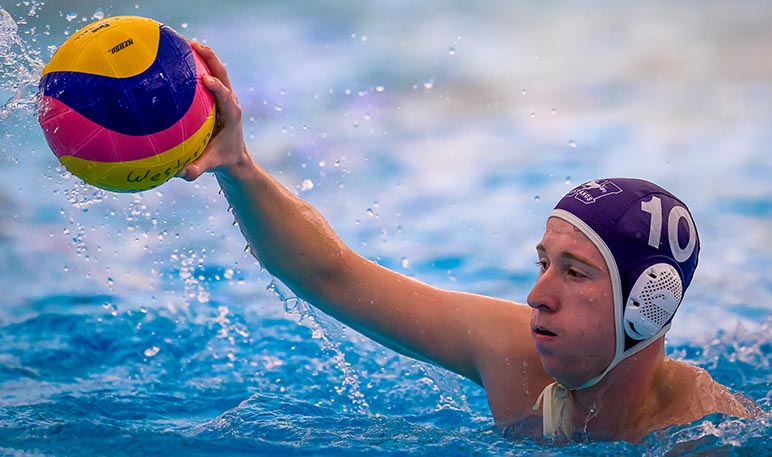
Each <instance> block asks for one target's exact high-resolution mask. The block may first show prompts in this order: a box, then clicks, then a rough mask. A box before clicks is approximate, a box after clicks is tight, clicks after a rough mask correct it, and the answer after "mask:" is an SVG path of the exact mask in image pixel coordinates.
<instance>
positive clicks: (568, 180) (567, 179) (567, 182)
mask: <svg viewBox="0 0 772 457" xmlns="http://www.w3.org/2000/svg"><path fill="white" fill-rule="evenodd" d="M566 185H567V186H570V185H571V177H570V176H566Z"/></svg>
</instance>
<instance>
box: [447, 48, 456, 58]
mask: <svg viewBox="0 0 772 457" xmlns="http://www.w3.org/2000/svg"><path fill="white" fill-rule="evenodd" d="M448 55H451V56H454V55H456V48H454V47H453V46H451V47H449V48H448Z"/></svg>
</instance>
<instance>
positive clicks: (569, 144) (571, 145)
mask: <svg viewBox="0 0 772 457" xmlns="http://www.w3.org/2000/svg"><path fill="white" fill-rule="evenodd" d="M568 147H570V148H576V141H574V140H569V141H568Z"/></svg>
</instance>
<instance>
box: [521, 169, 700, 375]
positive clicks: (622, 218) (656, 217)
mask: <svg viewBox="0 0 772 457" xmlns="http://www.w3.org/2000/svg"><path fill="white" fill-rule="evenodd" d="M550 219H556V220H560V221H561V222H567V223H568V224H570V225H571V226H573V228H575V230H577V231H578V232H581V235H582V237H581V239H582V240H584V241H583V242H585V243H586V241H587V240H589V241H590V242H591V243H592V245H594V247H595V248H596V249H597V251H598V252H597V255H599V257H597V258H596V259H602V263H603V264H604V265H603V267H604V269H605V271H607V274H608V278H609V280H610V290H608V293H610V297H608V298H609V299H610V300H607V301H608V302H610V303H611V304H612V305H613V315H614V322H613V329H614V332H613V333H614V340H615V346H614V348H613V356H609V355H604V357H606V359H607V360H610V362H608V364H607V366H605V368H601V369H600V371H598V372H596V373H594V374H591V375H590V376H591V377H590V378H588V379H586V380H584V381H583V382H582V383H581V384H579V385H576V384H575V385H574V386H572V387H574V388H579V389H581V388H585V387H589V386H591V385H593V384H595V383H597V382H598V381H600V380H601V379H602V378H603V376H605V375H606V373H608V371H610V370H611V369H612V368H613V367H615V366H616V365H617V364H618V363H619V362H620V361H622V360H624V359H625V358H627V357H629V356H631V355H633V354H634V353H636V352H638V351H640V350H641V349H643V348H645V347H646V346H648V345H649V344H650V343H652V342H654V341H656V340H658V339H659V338H660V337H661V336H662V335H664V333H665V332H666V331H667V330H668V329H669V328H670V322H671V320H672V317H673V314H674V313H675V311H676V309H677V308H678V305H679V304H680V302H681V299H682V297H683V292H684V291H685V290H686V287H687V286H688V285H689V284H690V282H691V280H692V276H693V275H694V270H695V268H696V267H697V257H698V253H699V238H698V235H697V231H696V228H695V225H694V221H693V220H692V217H691V214H690V213H689V210H688V209H687V207H686V205H685V204H684V203H683V202H681V201H680V200H679V199H677V198H676V197H675V196H674V195H672V194H671V193H669V192H668V191H666V190H664V189H662V188H661V187H659V186H657V185H655V184H652V183H650V182H647V181H643V180H639V179H626V178H611V179H602V180H596V181H590V182H588V183H585V184H582V185H580V186H579V187H577V188H575V189H573V190H572V191H571V192H569V193H568V194H566V195H565V196H564V197H563V198H562V199H561V200H560V201H559V202H558V204H557V206H556V207H555V210H554V211H553V212H552V213H551V214H550ZM555 227H556V224H554V223H553V224H550V222H549V221H548V226H547V232H545V240H546V237H547V235H548V233H553V234H554V233H557V232H555V230H560V227H559V226H557V227H558V228H557V229H556V228H555ZM577 240H578V239H577ZM540 246H541V245H540ZM575 246H581V242H580V241H577V242H576V243H575ZM543 247H544V246H542V248H543ZM568 253H569V254H570V250H569V251H568ZM541 257H542V256H541V253H540V259H541ZM540 262H541V260H540ZM543 267H544V265H543ZM540 280H541V277H540ZM538 286H539V282H538V281H537V286H534V291H532V294H530V295H529V304H531V306H533V307H534V309H539V308H538V306H539V305H540V303H539V301H540V298H541V296H537V295H538V294H537V293H536V292H540V291H539V290H538V289H537V287H538ZM598 310H599V311H600V308H599V309H598ZM588 312H592V311H588ZM606 312H607V311H606ZM534 336H535V337H536V336H537V334H536V333H534ZM537 348H540V352H541V349H544V347H543V346H539V342H538V340H537ZM543 361H544V356H543ZM545 368H547V367H546V366H545Z"/></svg>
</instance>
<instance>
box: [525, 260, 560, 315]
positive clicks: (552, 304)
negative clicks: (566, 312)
mask: <svg viewBox="0 0 772 457" xmlns="http://www.w3.org/2000/svg"><path fill="white" fill-rule="evenodd" d="M552 276H553V274H552V270H551V269H547V271H544V272H542V273H541V274H540V275H539V277H538V278H536V283H535V284H534V285H533V288H532V289H531V291H530V292H529V293H528V298H527V300H528V306H530V307H531V308H533V309H535V310H539V311H547V312H549V311H556V310H557V309H558V306H559V300H558V297H557V296H556V295H555V290H556V288H555V286H554V280H553V278H552Z"/></svg>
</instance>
